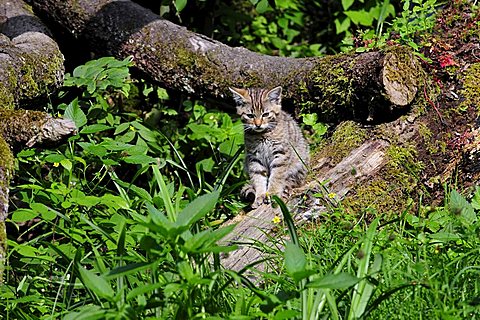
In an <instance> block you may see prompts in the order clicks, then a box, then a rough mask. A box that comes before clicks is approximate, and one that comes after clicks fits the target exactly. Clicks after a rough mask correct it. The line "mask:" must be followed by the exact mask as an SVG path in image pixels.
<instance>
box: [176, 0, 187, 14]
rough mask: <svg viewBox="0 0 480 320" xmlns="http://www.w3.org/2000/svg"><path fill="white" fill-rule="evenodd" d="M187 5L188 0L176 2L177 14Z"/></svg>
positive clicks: (177, 0)
mask: <svg viewBox="0 0 480 320" xmlns="http://www.w3.org/2000/svg"><path fill="white" fill-rule="evenodd" d="M186 5H187V0H175V8H176V9H177V12H181V11H182V10H183V9H184V8H185V6H186Z"/></svg>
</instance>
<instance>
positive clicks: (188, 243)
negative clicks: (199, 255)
mask: <svg viewBox="0 0 480 320" xmlns="http://www.w3.org/2000/svg"><path fill="white" fill-rule="evenodd" d="M234 227H235V225H234V224H232V225H230V226H227V227H224V228H219V229H216V230H212V229H207V230H203V231H200V232H198V233H196V234H194V235H193V236H191V237H189V238H186V239H185V244H184V247H183V249H184V250H185V252H191V253H196V252H199V251H201V252H208V251H209V250H210V249H213V248H214V247H216V243H217V241H219V240H221V239H223V238H224V237H225V236H226V235H227V234H229V233H230V232H232V230H233V228H234Z"/></svg>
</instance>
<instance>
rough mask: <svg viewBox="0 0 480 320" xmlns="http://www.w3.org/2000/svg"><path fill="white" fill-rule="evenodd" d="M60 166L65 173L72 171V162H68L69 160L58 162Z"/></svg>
mask: <svg viewBox="0 0 480 320" xmlns="http://www.w3.org/2000/svg"><path fill="white" fill-rule="evenodd" d="M60 164H61V165H62V167H64V168H65V170H67V171H72V167H73V165H72V161H70V160H69V159H63V160H61V161H60Z"/></svg>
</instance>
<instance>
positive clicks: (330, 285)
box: [307, 272, 361, 289]
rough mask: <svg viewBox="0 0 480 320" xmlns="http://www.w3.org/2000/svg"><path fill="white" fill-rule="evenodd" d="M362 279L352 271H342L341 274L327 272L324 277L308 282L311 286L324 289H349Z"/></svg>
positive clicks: (308, 285)
mask: <svg viewBox="0 0 480 320" xmlns="http://www.w3.org/2000/svg"><path fill="white" fill-rule="evenodd" d="M360 280H361V279H359V278H357V277H355V276H354V275H351V274H350V273H346V272H341V273H339V274H327V275H325V276H324V277H322V278H320V279H317V280H314V281H312V282H310V283H309V284H307V287H310V288H323V289H348V288H350V287H351V286H353V285H355V284H357V283H358V282H359V281H360Z"/></svg>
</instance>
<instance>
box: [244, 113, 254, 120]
mask: <svg viewBox="0 0 480 320" xmlns="http://www.w3.org/2000/svg"><path fill="white" fill-rule="evenodd" d="M245 116H246V117H247V118H249V119H253V118H255V115H254V114H253V113H247V114H246V115H245Z"/></svg>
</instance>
